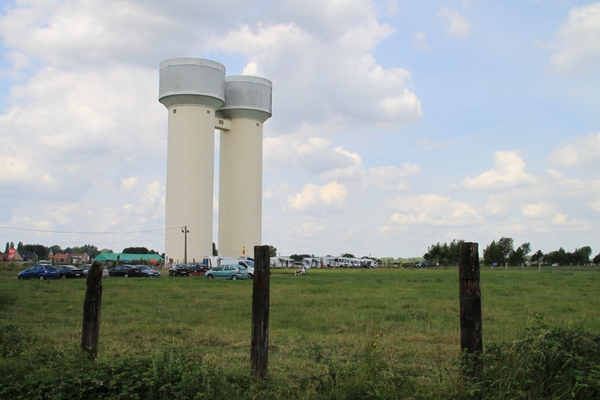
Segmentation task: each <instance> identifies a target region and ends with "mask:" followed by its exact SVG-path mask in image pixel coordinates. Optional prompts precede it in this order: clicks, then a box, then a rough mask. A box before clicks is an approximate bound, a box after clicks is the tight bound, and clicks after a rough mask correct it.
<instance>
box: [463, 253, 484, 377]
mask: <svg viewBox="0 0 600 400" xmlns="http://www.w3.org/2000/svg"><path fill="white" fill-rule="evenodd" d="M458 269H459V271H458V275H459V280H460V349H461V351H465V352H466V354H465V357H464V359H463V361H465V362H467V361H468V360H474V361H475V364H474V365H472V366H473V370H472V371H471V372H472V373H473V374H477V373H478V372H479V371H480V370H481V367H482V365H481V363H480V360H479V355H480V354H481V352H482V351H483V340H482V333H481V328H482V326H481V287H480V284H479V249H478V244H477V243H471V242H465V243H463V244H462V245H461V246H460V255H459V263H458Z"/></svg>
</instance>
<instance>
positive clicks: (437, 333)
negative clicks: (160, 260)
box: [0, 267, 600, 398]
mask: <svg viewBox="0 0 600 400" xmlns="http://www.w3.org/2000/svg"><path fill="white" fill-rule="evenodd" d="M481 286H482V291H481V292H482V305H483V306H482V314H483V338H484V344H485V346H488V345H490V344H494V343H500V342H512V341H515V340H518V339H520V338H522V335H523V332H524V331H525V329H526V328H531V327H535V326H538V325H539V324H540V321H543V323H544V324H547V325H548V326H550V327H557V328H566V329H582V330H584V331H589V332H599V331H600V274H599V273H598V271H596V270H592V269H587V270H583V269H579V270H578V268H576V267H575V268H571V269H570V270H569V269H564V268H563V269H561V271H556V270H554V271H544V272H542V273H539V272H538V271H537V269H530V270H525V271H521V270H520V269H516V270H509V271H505V270H503V269H497V270H494V271H491V270H489V269H482V272H481ZM0 295H4V296H5V297H6V296H8V297H9V298H11V299H13V300H14V304H12V305H10V306H7V307H3V308H2V307H0V325H1V324H4V325H10V326H11V327H14V328H15V329H17V330H18V331H19V332H22V333H25V334H26V335H28V337H29V339H28V340H27V342H21V343H20V344H19V346H24V347H26V348H27V349H28V351H43V350H44V349H49V348H50V349H55V350H58V351H64V352H68V351H73V349H76V348H77V346H78V345H79V341H80V339H81V322H82V308H83V299H84V295H85V281H84V280H64V279H63V280H57V281H18V280H17V279H16V272H8V271H3V272H0ZM251 295H252V281H236V282H233V281H223V280H207V279H205V278H203V277H168V276H163V277H161V278H158V279H152V278H150V279H147V278H146V279H145V278H127V279H125V278H109V279H105V280H104V282H103V303H102V325H101V331H100V337H101V339H100V342H101V345H100V350H99V361H102V360H114V359H119V358H128V357H129V358H131V357H133V358H135V357H144V356H147V355H148V354H152V353H154V352H156V351H157V350H161V349H178V350H181V351H183V352H185V353H186V354H187V356H189V357H191V358H197V359H199V360H201V361H202V362H203V363H206V364H208V365H211V366H213V367H215V368H218V369H220V370H225V371H230V372H232V373H235V374H241V375H244V374H246V375H247V374H248V373H249V357H250V355H249V354H250V323H251V320H250V318H251ZM459 342H460V329H459V308H458V271H457V270H456V269H453V270H436V269H432V270H416V269H415V270H411V269H393V268H392V269H384V268H380V269H375V270H347V269H342V270H340V269H337V270H332V269H328V270H309V272H308V273H307V274H306V275H305V276H301V277H295V276H294V275H293V274H292V271H291V270H273V275H272V277H271V310H270V355H269V376H270V377H273V379H279V380H285V381H288V382H301V381H303V380H304V379H309V378H310V377H315V376H321V375H326V374H331V371H332V369H335V368H340V369H343V368H344V367H346V366H348V365H351V364H353V363H360V362H361V360H363V361H364V359H366V358H369V357H377V359H378V362H381V363H384V364H386V365H388V366H389V365H393V366H395V367H396V371H398V370H401V371H404V373H405V374H409V375H410V376H411V377H413V378H414V379H413V383H414V382H416V385H417V387H420V388H421V389H422V388H429V389H427V390H428V393H434V392H435V393H438V392H439V393H444V392H446V393H451V392H452V393H455V392H456V388H455V387H454V386H455V385H456V382H457V373H458V372H457V371H458V370H457V364H456V362H455V361H456V360H457V359H459V358H460V348H459V347H460V346H459ZM6 359H7V358H5V360H6ZM0 362H2V360H1V359H0ZM432 388H434V389H432ZM423 390H425V389H423ZM433 397H435V396H433ZM366 398H368V397H366ZM415 398H416V397H415Z"/></svg>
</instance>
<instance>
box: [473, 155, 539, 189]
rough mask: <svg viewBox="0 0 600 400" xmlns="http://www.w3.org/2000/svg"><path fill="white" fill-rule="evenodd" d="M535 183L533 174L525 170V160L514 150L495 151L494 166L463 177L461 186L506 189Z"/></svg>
mask: <svg viewBox="0 0 600 400" xmlns="http://www.w3.org/2000/svg"><path fill="white" fill-rule="evenodd" d="M536 183H537V181H536V179H535V177H534V176H532V175H529V174H527V173H526V172H525V162H523V160H522V159H521V157H520V156H519V155H518V154H517V152H515V151H497V152H496V153H495V154H494V168H493V169H491V170H489V171H486V172H484V173H482V174H481V175H478V176H476V177H475V178H469V177H467V178H465V179H464V180H463V182H462V186H463V187H465V188H467V189H476V190H490V189H507V188H511V187H516V186H532V185H535V184H536Z"/></svg>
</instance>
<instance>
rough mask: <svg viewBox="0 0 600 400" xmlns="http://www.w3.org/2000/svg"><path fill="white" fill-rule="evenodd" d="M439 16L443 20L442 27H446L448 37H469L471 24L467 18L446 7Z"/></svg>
mask: <svg viewBox="0 0 600 400" xmlns="http://www.w3.org/2000/svg"><path fill="white" fill-rule="evenodd" d="M437 15H438V17H439V18H440V19H441V20H442V25H444V28H445V29H446V33H447V34H448V35H450V36H456V37H459V38H461V39H464V38H466V37H467V36H469V31H470V30H471V23H470V22H469V21H468V20H467V19H466V18H465V17H463V16H462V15H460V13H459V12H458V11H456V10H453V9H451V8H448V7H444V8H442V9H441V10H440V11H439V12H438V14H437Z"/></svg>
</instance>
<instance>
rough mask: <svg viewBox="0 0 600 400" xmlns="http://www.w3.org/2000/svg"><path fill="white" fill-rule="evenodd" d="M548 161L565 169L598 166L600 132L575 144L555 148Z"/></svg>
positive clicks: (599, 162)
mask: <svg viewBox="0 0 600 400" xmlns="http://www.w3.org/2000/svg"><path fill="white" fill-rule="evenodd" d="M549 159H550V161H552V162H553V163H554V164H556V165H561V166H565V167H592V168H597V167H599V166H600V132H598V133H592V134H590V135H588V136H585V137H581V138H579V139H577V140H576V141H575V143H567V144H563V145H561V146H559V147H558V148H556V149H555V150H554V151H553V152H552V153H551V154H550V156H549Z"/></svg>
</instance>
